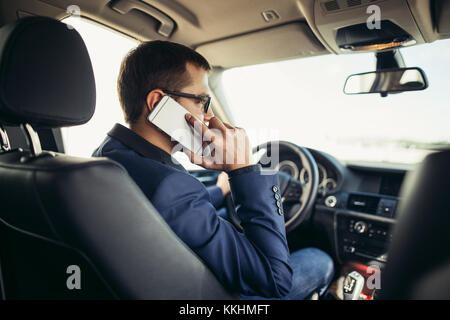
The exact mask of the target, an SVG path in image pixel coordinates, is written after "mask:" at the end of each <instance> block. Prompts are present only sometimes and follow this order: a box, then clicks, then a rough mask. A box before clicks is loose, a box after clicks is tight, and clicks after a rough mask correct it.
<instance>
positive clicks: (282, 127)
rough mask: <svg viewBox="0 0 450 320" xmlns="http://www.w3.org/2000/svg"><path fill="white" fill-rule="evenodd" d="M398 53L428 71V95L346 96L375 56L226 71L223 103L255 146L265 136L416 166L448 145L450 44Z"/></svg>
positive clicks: (356, 158)
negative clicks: (351, 80)
mask: <svg viewBox="0 0 450 320" xmlns="http://www.w3.org/2000/svg"><path fill="white" fill-rule="evenodd" d="M401 52H402V54H403V56H404V59H405V62H406V65H407V66H409V67H412V66H418V67H420V68H422V69H423V70H424V71H425V73H426V74H427V77H428V80H429V88H427V89H426V90H424V91H416V92H404V93H399V94H391V95H388V96H387V97H385V98H383V97H381V96H380V95H379V94H364V95H345V94H344V93H343V90H342V89H343V86H344V82H345V79H346V77H347V76H348V75H350V74H352V73H360V72H365V71H373V70H374V69H375V57H374V54H373V53H360V54H348V55H324V56H318V57H310V58H303V59H296V60H290V61H282V62H276V63H269V64H263V65H256V66H249V67H241V68H235V69H230V70H227V71H225V73H224V76H223V85H224V89H225V94H226V98H227V102H228V104H229V105H230V109H231V112H232V116H233V118H234V120H235V122H236V125H238V126H242V127H244V128H246V130H247V132H249V135H251V136H250V141H251V142H252V144H253V145H256V144H258V143H262V142H265V141H264V140H267V139H266V137H267V132H269V131H270V132H271V135H270V136H271V137H274V138H276V139H281V140H288V141H292V142H294V143H296V144H299V145H303V146H306V147H311V148H315V149H319V150H323V151H326V152H328V153H330V154H332V155H334V156H336V157H337V158H339V159H340V160H343V161H346V162H362V161H365V162H377V163H379V162H390V163H401V164H413V163H417V162H420V161H421V160H422V159H423V157H424V156H425V155H427V154H428V153H430V152H432V151H433V150H435V149H436V148H441V147H445V146H448V145H450V126H449V125H448V123H449V119H450V108H449V106H450V90H448V83H449V77H450V76H449V75H450V59H449V57H450V40H440V41H436V42H434V43H431V44H423V45H418V46H414V47H410V48H404V49H402V50H401Z"/></svg>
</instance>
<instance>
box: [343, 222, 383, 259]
mask: <svg viewBox="0 0 450 320" xmlns="http://www.w3.org/2000/svg"><path fill="white" fill-rule="evenodd" d="M337 227H338V228H337V242H338V246H337V247H338V250H339V256H340V257H341V259H342V260H352V259H353V260H354V258H360V259H357V260H361V258H362V260H366V259H368V260H376V261H379V262H383V263H384V262H386V261H387V251H388V246H389V243H390V241H391V239H392V233H391V227H392V224H390V223H387V222H382V221H377V220H374V219H368V218H363V217H359V216H356V215H349V214H344V213H341V214H338V215H337Z"/></svg>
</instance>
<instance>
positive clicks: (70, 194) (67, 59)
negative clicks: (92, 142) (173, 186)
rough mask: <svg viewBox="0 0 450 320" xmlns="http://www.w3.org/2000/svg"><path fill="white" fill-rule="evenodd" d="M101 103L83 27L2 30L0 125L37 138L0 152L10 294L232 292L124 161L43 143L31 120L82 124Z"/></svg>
mask: <svg viewBox="0 0 450 320" xmlns="http://www.w3.org/2000/svg"><path fill="white" fill-rule="evenodd" d="M94 107H95V81H94V75H93V71H92V66H91V62H90V59H89V55H88V53H87V50H86V47H85V45H84V43H83V40H82V39H81V37H80V35H79V34H78V33H77V32H76V31H75V30H73V29H69V28H68V27H67V26H66V25H65V24H63V23H61V22H59V21H56V20H53V19H50V18H43V17H28V18H25V19H22V20H18V21H17V22H15V23H13V24H10V25H7V26H4V27H2V28H1V29H0V123H1V124H7V125H21V126H22V128H23V129H24V132H26V133H27V137H28V141H29V144H30V151H23V150H21V149H16V150H7V147H3V149H5V150H3V151H1V152H0V270H1V274H0V276H1V278H0V281H1V282H0V283H1V288H0V289H1V290H0V292H1V293H2V298H3V299H108V298H121V299H230V298H234V297H235V296H233V295H231V294H230V293H229V292H227V290H225V289H224V288H223V287H222V285H221V284H220V283H219V282H218V281H217V279H216V278H215V276H214V275H213V274H212V273H211V272H210V270H209V269H208V268H207V267H206V266H205V265H204V264H203V262H202V261H201V260H200V259H199V258H198V257H197V256H196V255H195V254H194V253H193V252H192V251H190V249H189V248H188V247H187V246H185V245H184V244H183V243H182V242H181V241H180V240H179V239H178V238H177V236H176V235H175V234H174V233H173V232H172V231H171V229H170V228H169V227H168V226H167V224H166V223H165V222H164V220H163V219H162V218H161V217H160V216H159V214H158V213H157V212H156V210H155V209H154V208H153V206H152V205H151V204H150V203H149V201H148V200H147V198H146V197H145V196H144V194H143V193H142V192H141V190H140V189H139V188H138V187H137V186H136V184H135V183H134V182H133V181H132V180H131V178H130V177H129V176H128V174H127V172H126V171H125V170H124V168H123V167H121V166H120V165H119V164H117V163H115V162H113V161H111V160H108V159H106V158H96V159H94V158H92V159H84V158H76V157H70V156H67V155H63V154H58V153H50V152H46V151H41V150H40V144H39V139H38V138H37V136H36V135H35V132H34V130H33V128H32V126H43V127H61V126H71V125H79V124H83V123H85V122H87V121H88V120H89V119H90V118H91V116H92V115H93V113H94ZM0 129H1V127H0ZM3 137H4V135H3ZM148 178H149V179H151V177H148Z"/></svg>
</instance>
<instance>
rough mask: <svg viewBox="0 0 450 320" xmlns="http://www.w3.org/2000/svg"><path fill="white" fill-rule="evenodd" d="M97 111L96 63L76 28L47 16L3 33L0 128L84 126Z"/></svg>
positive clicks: (16, 24)
mask: <svg viewBox="0 0 450 320" xmlns="http://www.w3.org/2000/svg"><path fill="white" fill-rule="evenodd" d="M94 110H95V79H94V73H93V70H92V65H91V60H90V58H89V54H88V52H87V49H86V46H85V44H84V42H83V39H82V38H81V36H80V35H79V34H78V32H77V31H76V30H75V29H73V28H70V27H69V26H68V25H66V24H64V23H62V22H59V21H57V20H54V19H50V18H45V17H27V18H23V19H20V20H17V21H16V22H14V23H12V24H8V25H5V26H3V27H2V28H0V123H3V124H8V125H18V124H22V123H28V124H31V125H37V126H41V127H64V126H71V125H79V124H83V123H85V122H87V121H88V120H89V119H90V118H91V117H92V115H93V113H94Z"/></svg>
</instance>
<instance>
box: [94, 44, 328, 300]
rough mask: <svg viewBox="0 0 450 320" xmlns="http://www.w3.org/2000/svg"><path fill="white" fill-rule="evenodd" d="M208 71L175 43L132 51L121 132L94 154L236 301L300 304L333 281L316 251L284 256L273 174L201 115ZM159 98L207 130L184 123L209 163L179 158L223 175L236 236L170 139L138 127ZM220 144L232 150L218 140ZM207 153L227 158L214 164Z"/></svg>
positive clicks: (124, 74) (230, 132) (239, 139)
mask: <svg viewBox="0 0 450 320" xmlns="http://www.w3.org/2000/svg"><path fill="white" fill-rule="evenodd" d="M209 71H210V65H209V64H208V62H207V61H206V60H205V58H204V57H202V56H201V55H200V54H198V53H197V52H195V51H194V50H192V49H190V48H188V47H185V46H183V45H180V44H176V43H171V42H165V41H152V42H145V43H142V44H141V45H139V46H138V47H137V48H136V49H134V50H132V51H131V52H130V53H129V54H128V55H127V56H126V57H125V59H124V61H123V62H122V65H121V70H120V75H119V79H118V91H119V98H120V103H121V106H122V109H123V113H124V116H125V121H126V122H127V124H128V126H129V128H127V127H124V126H122V125H119V124H116V125H115V126H114V128H113V129H112V130H111V131H110V132H109V133H108V136H107V138H106V139H105V140H104V141H103V143H102V144H101V145H100V146H99V147H98V148H97V149H96V150H95V151H94V156H105V157H109V158H111V159H113V160H115V161H117V162H119V163H120V164H122V165H123V166H124V167H125V168H126V170H127V171H128V173H129V174H130V176H131V177H132V178H133V179H134V181H135V182H136V183H137V185H138V186H139V187H140V188H141V189H142V191H143V192H144V194H145V195H146V196H147V197H148V199H149V200H150V201H151V203H152V204H153V206H154V207H155V208H156V209H157V210H158V211H159V213H160V214H161V216H162V217H163V218H164V220H165V221H166V222H167V224H168V225H169V226H170V227H171V228H172V230H173V231H174V232H175V233H176V234H177V235H178V237H179V238H180V239H181V240H183V241H184V242H185V243H186V244H187V245H188V246H189V247H190V248H191V249H192V250H193V251H194V252H195V253H196V254H197V255H198V256H199V257H200V258H201V259H202V260H203V261H204V263H205V264H206V265H208V267H209V268H210V269H211V270H212V271H213V272H214V274H215V275H216V276H217V278H218V279H219V281H220V282H221V283H222V284H223V285H224V286H225V287H226V288H228V289H229V290H231V291H234V292H239V293H240V294H241V295H242V296H243V297H244V298H252V297H253V298H254V297H256V298H261V297H264V298H286V299H303V298H306V297H307V296H309V295H311V294H312V293H313V292H318V293H319V294H323V293H324V292H325V290H326V288H327V287H328V285H329V283H330V281H331V279H332V277H333V262H332V260H331V258H330V257H329V256H328V255H327V254H325V253H324V252H322V251H320V250H318V249H315V248H307V249H303V250H300V251H297V252H294V253H293V254H292V255H291V254H290V253H289V248H288V245H287V241H286V231H285V224H284V219H283V211H282V209H280V208H278V207H277V205H276V202H277V201H276V198H279V197H280V194H279V185H278V177H277V175H276V174H261V167H260V165H258V164H254V163H253V162H252V160H251V158H252V157H251V148H250V146H249V142H248V138H247V136H246V134H245V131H244V130H243V129H241V128H236V127H233V126H231V125H229V124H226V123H223V122H222V121H220V120H219V119H218V118H216V117H214V116H213V114H212V112H211V111H210V109H208V110H207V107H208V105H207V104H209V101H210V98H209V92H210V90H209V87H208V72H209ZM165 95H169V96H171V97H172V98H174V99H175V100H176V101H178V103H180V104H181V105H182V106H183V107H184V108H185V109H186V113H188V112H190V113H191V114H192V115H194V116H195V117H196V118H197V119H200V120H202V121H203V122H205V123H209V125H208V126H205V125H202V124H200V122H196V120H195V118H194V117H192V116H191V117H189V116H188V115H187V116H186V121H188V123H189V124H190V125H191V126H193V128H194V130H199V131H201V134H202V135H203V136H204V137H206V138H207V140H208V141H209V144H210V145H209V146H210V149H211V150H214V155H213V154H212V153H211V154H210V156H199V155H196V154H193V153H192V152H188V154H189V156H190V159H191V161H192V162H194V163H196V164H200V165H201V166H203V167H204V168H206V169H215V170H220V171H225V172H227V173H228V176H229V184H230V186H231V194H232V197H233V201H234V202H235V204H239V205H240V206H239V209H238V212H237V213H238V215H239V217H240V219H241V221H242V226H243V228H244V233H240V232H239V231H238V230H237V229H236V228H235V227H234V226H233V225H232V224H231V223H230V222H228V221H227V220H226V219H223V218H221V217H219V216H218V215H217V212H216V209H215V207H214V205H213V203H212V202H213V199H214V198H215V196H214V195H213V193H214V192H217V188H216V190H215V191H213V190H210V192H208V191H207V189H206V188H205V187H204V185H203V184H202V183H201V182H199V180H197V179H196V178H195V177H193V176H191V175H189V173H188V172H187V171H186V170H185V169H184V168H183V167H182V166H181V165H180V164H179V163H178V162H176V160H174V159H173V158H172V156H171V155H172V153H173V152H174V150H175V149H176V148H175V147H176V146H177V142H176V141H172V139H171V138H170V136H168V135H167V134H165V133H164V132H163V131H161V130H160V129H159V128H157V127H156V126H155V125H153V124H152V123H150V122H149V121H148V120H147V117H148V115H149V114H150V113H151V112H152V110H154V109H155V107H156V105H157V104H158V102H159V101H160V100H161V98H162V97H163V96H165ZM228 139H233V141H235V143H232V144H230V143H227V141H228V142H229V141H230V140H228ZM205 146H206V144H205ZM178 150H179V149H178ZM216 155H220V156H221V159H222V160H224V159H227V160H229V161H218V160H217V159H219V157H217V156H216ZM230 159H231V160H230ZM216 198H220V196H218V195H217V197H216ZM124 214H126V213H124ZM162 249H163V248H162Z"/></svg>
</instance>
